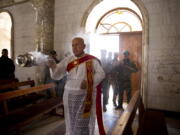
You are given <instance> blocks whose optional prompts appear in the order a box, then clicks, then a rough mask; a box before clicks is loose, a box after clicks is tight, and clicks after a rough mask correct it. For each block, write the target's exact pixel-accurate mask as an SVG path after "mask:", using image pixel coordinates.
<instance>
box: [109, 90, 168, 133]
mask: <svg viewBox="0 0 180 135" xmlns="http://www.w3.org/2000/svg"><path fill="white" fill-rule="evenodd" d="M137 110H138V113H139V114H138V130H137V133H136V134H137V135H168V132H167V127H166V122H165V118H164V114H163V113H162V112H160V111H155V110H150V109H145V108H144V105H143V102H142V98H141V95H140V92H139V91H137V92H136V93H135V94H134V95H133V97H132V99H131V101H130V103H129V105H128V106H127V108H126V109H125V110H124V112H123V113H122V115H121V117H120V118H119V120H118V122H117V124H116V126H115V128H114V130H113V132H112V135H134V134H135V133H133V131H132V123H133V121H134V119H135V116H137Z"/></svg>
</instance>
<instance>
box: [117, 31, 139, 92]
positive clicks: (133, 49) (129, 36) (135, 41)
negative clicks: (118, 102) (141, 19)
mask: <svg viewBox="0 0 180 135" xmlns="http://www.w3.org/2000/svg"><path fill="white" fill-rule="evenodd" d="M119 39H120V40H119V52H120V59H122V58H123V53H122V52H123V51H124V50H128V51H129V52H130V58H131V60H133V61H134V62H135V63H136V65H137V68H138V72H137V73H133V74H132V81H131V82H132V93H131V94H132V95H133V93H134V92H135V91H136V90H139V89H140V85H141V64H142V62H141V61H142V32H125V33H120V35H119Z"/></svg>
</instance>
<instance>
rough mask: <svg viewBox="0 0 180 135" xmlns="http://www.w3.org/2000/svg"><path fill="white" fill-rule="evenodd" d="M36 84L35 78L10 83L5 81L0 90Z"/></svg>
mask: <svg viewBox="0 0 180 135" xmlns="http://www.w3.org/2000/svg"><path fill="white" fill-rule="evenodd" d="M34 85H35V83H34V80H28V81H22V82H15V81H12V82H10V83H5V84H1V85H0V91H1V90H5V89H18V88H19V87H22V86H30V87H33V86H34Z"/></svg>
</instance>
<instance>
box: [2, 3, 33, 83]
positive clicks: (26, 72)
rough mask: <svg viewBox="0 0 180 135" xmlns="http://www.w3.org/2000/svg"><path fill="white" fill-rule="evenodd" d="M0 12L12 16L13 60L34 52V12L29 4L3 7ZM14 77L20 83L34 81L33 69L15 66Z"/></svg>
mask: <svg viewBox="0 0 180 135" xmlns="http://www.w3.org/2000/svg"><path fill="white" fill-rule="evenodd" d="M2 10H5V11H8V12H9V13H10V14H11V15H12V21H13V25H14V26H13V36H14V37H13V38H14V43H13V46H14V47H13V48H14V60H15V58H16V57H17V56H18V55H19V54H24V53H26V52H29V51H34V50H35V49H36V46H35V34H36V33H35V11H34V9H33V7H32V5H31V3H29V2H26V3H22V4H16V5H14V6H10V7H8V6H7V7H5V8H3V9H2ZM15 74H16V77H17V78H18V79H19V80H20V81H24V80H27V78H32V79H35V76H36V75H35V68H34V67H31V68H24V67H19V66H17V65H16V71H15Z"/></svg>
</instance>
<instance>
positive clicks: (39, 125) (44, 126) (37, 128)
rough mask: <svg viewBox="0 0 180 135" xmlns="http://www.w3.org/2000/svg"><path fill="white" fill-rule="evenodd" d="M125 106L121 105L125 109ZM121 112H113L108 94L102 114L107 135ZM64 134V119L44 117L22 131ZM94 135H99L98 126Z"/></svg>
mask: <svg viewBox="0 0 180 135" xmlns="http://www.w3.org/2000/svg"><path fill="white" fill-rule="evenodd" d="M126 106H127V104H123V107H124V108H125V107H126ZM122 112H123V110H115V109H114V107H113V103H112V92H110V99H109V104H108V105H107V111H106V112H104V113H103V121H104V127H105V131H106V133H107V135H110V133H111V132H112V130H113V128H114V126H115V124H116V121H117V119H118V118H119V117H120V115H121V114H122ZM64 132H65V124H64V119H63V118H60V117H58V116H50V115H46V116H44V117H43V118H42V119H41V120H37V121H35V122H33V123H32V124H31V125H29V126H28V127H26V128H25V129H24V130H23V133H22V134H23V135H63V134H64ZM95 135H99V133H98V126H97V124H96V126H95Z"/></svg>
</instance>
